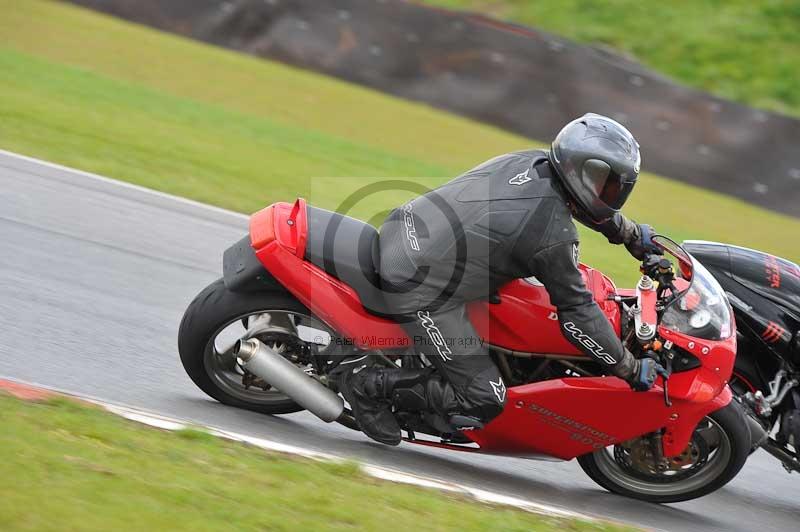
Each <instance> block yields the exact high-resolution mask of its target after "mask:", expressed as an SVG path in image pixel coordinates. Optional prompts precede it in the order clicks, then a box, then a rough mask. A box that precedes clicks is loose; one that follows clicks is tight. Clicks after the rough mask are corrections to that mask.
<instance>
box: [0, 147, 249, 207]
mask: <svg viewBox="0 0 800 532" xmlns="http://www.w3.org/2000/svg"><path fill="white" fill-rule="evenodd" d="M0 156H3V157H8V158H9V159H18V160H21V161H24V162H28V163H33V164H39V165H41V166H44V167H46V168H51V169H53V170H58V171H60V172H67V173H71V174H75V175H78V176H80V177H83V178H86V179H92V180H94V181H99V182H101V183H105V184H108V185H114V186H117V187H120V188H125V189H129V190H135V191H137V192H141V193H144V194H149V195H152V196H155V197H159V198H165V199H169V200H171V201H175V202H177V203H182V204H184V205H189V206H192V207H197V208H200V209H206V210H209V211H213V212H216V213H219V214H224V215H228V216H233V217H235V218H239V219H243V220H246V219H249V218H250V217H249V216H247V215H246V214H242V213H240V212H236V211H231V210H228V209H223V208H222V207H216V206H214V205H209V204H207V203H201V202H199V201H195V200H191V199H188V198H184V197H181V196H175V195H174V194H168V193H166V192H161V191H159V190H153V189H152V188H147V187H143V186H141V185H135V184H133V183H128V182H126V181H120V180H118V179H113V178H110V177H105V176H101V175H98V174H93V173H91V172H86V171H84V170H78V169H77V168H71V167H69V166H64V165H61V164H57V163H51V162H49V161H44V160H42V159H37V158H35V157H29V156H27V155H20V154H19V153H14V152H10V151H6V150H2V149H0Z"/></svg>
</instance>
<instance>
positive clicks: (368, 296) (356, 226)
mask: <svg viewBox="0 0 800 532" xmlns="http://www.w3.org/2000/svg"><path fill="white" fill-rule="evenodd" d="M306 213H307V220H308V240H307V242H306V252H305V258H306V260H308V261H309V262H311V263H312V264H314V265H315V266H317V267H319V268H321V269H322V270H324V271H325V272H326V273H328V274H329V275H331V276H333V277H335V278H336V279H339V280H340V281H342V282H343V283H345V284H347V285H348V286H350V287H351V288H352V289H353V290H355V292H356V293H357V294H358V297H359V298H360V299H361V304H362V305H363V306H364V308H365V309H367V311H369V312H370V313H373V314H377V315H386V312H385V311H384V307H385V303H384V298H383V292H382V291H381V289H380V277H379V275H378V265H379V264H380V261H379V247H378V231H377V229H375V228H374V227H373V226H371V225H370V224H368V223H366V222H362V221H361V220H357V219H355V218H351V217H349V216H345V215H343V214H339V213H337V212H333V211H329V210H326V209H320V208H318V207H312V206H310V205H309V206H307V207H306Z"/></svg>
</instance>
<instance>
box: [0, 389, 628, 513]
mask: <svg viewBox="0 0 800 532" xmlns="http://www.w3.org/2000/svg"><path fill="white" fill-rule="evenodd" d="M0 378H2V379H5V380H8V381H11V382H16V383H19V384H24V385H28V386H32V387H36V388H40V389H42V390H48V391H51V392H54V393H58V394H62V395H67V396H70V397H74V398H76V399H79V400H82V401H86V402H88V403H92V404H95V405H97V406H99V407H101V408H103V409H104V410H106V411H108V412H111V413H112V414H115V415H118V416H121V417H124V418H125V419H128V420H131V421H135V422H137V423H142V424H144V425H148V426H151V427H155V428H159V429H162V430H169V431H176V430H182V429H187V428H195V429H201V430H204V431H206V432H208V433H209V434H211V435H213V436H217V437H220V438H225V439H228V440H232V441H238V442H242V443H246V444H249V445H253V446H255V447H258V448H260V449H264V450H266V451H272V452H279V453H284V454H292V455H295V456H301V457H303V458H309V459H312V460H323V461H329V462H343V461H345V460H349V458H347V457H343V456H339V455H335V454H330V453H324V452H321V451H315V450H313V449H306V448H304V447H299V446H296V445H290V444H286V443H281V442H277V441H273V440H268V439H266V438H258V437H255V436H248V435H246V434H241V433H238V432H232V431H228V430H224V429H220V428H217V427H212V426H209V425H204V424H201V423H195V422H192V421H188V420H182V419H177V418H173V417H169V416H165V415H162V414H156V413H153V412H147V411H145V410H141V409H138V408H134V407H131V406H127V405H122V404H119V403H112V402H109V401H104V400H102V399H99V398H97V397H93V396H88V395H83V394H80V393H76V392H70V391H65V390H62V389H59V388H56V387H53V386H47V385H44V384H39V383H35V382H30V381H25V380H22V379H16V378H14V377H8V376H3V375H0ZM353 461H355V462H356V463H357V464H358V466H359V469H360V470H361V471H363V472H364V473H365V474H367V475H369V476H371V477H374V478H377V479H381V480H386V481H390V482H396V483H399V484H410V485H414V486H419V487H423V488H430V489H436V490H439V491H446V492H450V493H459V494H461V495H466V496H469V497H472V498H474V499H475V500H477V501H479V502H483V503H487V504H498V505H502V506H512V507H515V508H517V509H520V510H524V511H527V512H531V513H536V514H540V515H544V516H549V517H559V518H567V519H579V520H582V521H589V522H597V521H598V520H599V519H598V518H597V517H592V516H590V515H586V514H581V513H579V512H574V511H572V510H567V509H564V508H558V507H556V506H551V505H548V504H543V503H539V502H534V501H530V500H527V499H522V498H518V497H513V496H510V495H503V494H502V493H497V492H493V491H488V490H483V489H480V488H475V487H472V486H467V485H464V484H457V483H452V482H447V481H443V480H439V479H436V478H432V477H425V476H422V475H417V474H414V473H408V472H405V471H401V470H397V469H391V468H387V467H384V466H379V465H375V464H369V463H366V462H361V461H359V460H353ZM603 521H606V522H613V521H612V520H608V519H603Z"/></svg>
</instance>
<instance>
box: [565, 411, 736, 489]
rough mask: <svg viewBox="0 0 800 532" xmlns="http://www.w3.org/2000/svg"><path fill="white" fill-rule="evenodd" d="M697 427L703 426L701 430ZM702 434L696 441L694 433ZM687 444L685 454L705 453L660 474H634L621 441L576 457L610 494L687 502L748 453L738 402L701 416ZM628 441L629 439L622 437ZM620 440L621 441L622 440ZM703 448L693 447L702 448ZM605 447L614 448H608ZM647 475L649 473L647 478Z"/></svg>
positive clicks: (719, 481) (732, 472)
mask: <svg viewBox="0 0 800 532" xmlns="http://www.w3.org/2000/svg"><path fill="white" fill-rule="evenodd" d="M700 431H704V433H703V434H701V433H700ZM698 437H699V438H701V439H698V440H696V441H695V439H694V438H698ZM692 442H693V443H690V445H689V447H687V451H686V455H687V458H691V457H693V456H696V455H700V454H702V453H703V452H705V453H706V454H707V456H706V457H705V461H704V462H698V463H699V464H700V467H699V468H698V469H697V470H696V471H688V473H691V474H686V473H683V474H682V473H680V472H678V473H677V474H674V472H672V473H673V474H672V476H670V475H667V474H665V475H663V477H658V476H656V475H653V474H652V473H638V474H637V472H636V471H635V470H633V468H631V466H630V464H626V463H624V461H623V460H622V459H621V458H620V457H621V454H618V453H617V452H616V451H618V450H619V448H620V445H618V446H615V447H613V448H606V449H601V450H599V451H596V452H594V453H591V454H587V455H584V456H581V457H579V458H578V463H579V464H580V466H581V468H582V469H583V470H584V472H585V473H586V474H587V475H589V477H590V478H591V479H592V480H594V481H595V482H596V483H597V484H599V485H600V486H602V487H603V488H605V489H607V490H608V491H610V492H612V493H617V494H619V495H624V496H626V497H631V498H634V499H640V500H643V501H648V502H655V503H674V502H681V501H688V500H691V499H696V498H698V497H702V496H703V495H707V494H709V493H711V492H713V491H716V490H718V489H719V488H721V487H722V486H724V485H725V484H727V483H728V482H729V481H730V480H731V479H733V478H734V477H735V476H736V474H737V473H738V472H739V470H741V468H742V467H743V466H744V464H745V462H746V461H747V457H748V455H749V453H750V429H749V428H748V425H747V422H746V420H745V418H744V413H743V412H742V410H741V406H740V405H739V404H738V403H737V402H736V401H731V402H730V403H729V404H728V405H727V406H726V407H724V408H722V409H720V410H717V411H716V412H713V413H711V414H710V415H708V416H706V417H705V418H704V419H703V420H702V421H701V422H700V424H699V425H698V428H697V429H696V430H695V436H694V437H693V440H692ZM626 443H629V442H626ZM621 445H624V444H621ZM705 445H707V447H706V448H704V449H698V447H703V446H705ZM609 449H613V451H614V452H612V453H609ZM647 474H650V475H651V477H650V478H648V476H647Z"/></svg>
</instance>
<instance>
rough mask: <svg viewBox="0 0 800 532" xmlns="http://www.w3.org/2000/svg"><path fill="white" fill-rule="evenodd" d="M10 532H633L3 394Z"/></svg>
mask: <svg viewBox="0 0 800 532" xmlns="http://www.w3.org/2000/svg"><path fill="white" fill-rule="evenodd" d="M0 427H2V430H0V456H2V460H0V530H4V531H9V532H11V531H25V530H30V531H34V530H35V531H37V532H39V531H49V530H52V531H59V532H60V531H63V530H86V531H88V530H98V531H99V530H102V531H106V530H148V531H150V530H170V531H171V530H191V531H193V532H199V531H205V530H208V531H216V530H321V529H326V530H387V527H389V528H390V529H392V530H463V531H471V530H475V531H478V530H520V531H522V530H552V529H562V530H575V531H588V530H598V531H602V530H609V531H610V530H623V529H622V528H621V527H616V526H613V525H608V524H604V523H586V522H580V521H573V520H562V519H553V518H546V517H542V516H538V515H534V514H530V513H525V512H521V511H516V510H513V509H509V508H503V507H490V506H486V505H482V504H476V503H475V502H474V501H469V500H466V499H462V498H457V497H451V496H448V495H446V494H443V493H440V492H434V491H429V490H422V489H418V488H414V487H410V486H402V485H396V484H390V483H386V482H381V481H377V480H374V479H371V478H370V477H367V476H365V475H363V474H362V473H360V471H359V470H358V468H357V467H355V466H354V465H353V464H352V463H324V462H312V461H307V460H300V459H294V458H290V457H287V456H284V455H277V454H268V453H265V452H263V451H261V450H259V449H256V448H254V447H248V446H245V445H242V444H238V443H233V442H228V441H224V440H219V439H217V438H213V437H211V436H209V435H207V434H204V433H202V432H200V431H198V430H184V431H180V432H177V433H169V432H163V431H160V430H156V429H152V428H148V427H144V426H141V425H137V424H134V423H132V422H129V421H126V420H124V419H122V418H118V417H116V416H113V415H111V414H108V413H106V412H104V411H102V410H99V409H96V408H90V407H86V406H83V405H80V404H78V403H74V402H72V401H68V400H64V399H55V400H50V401H47V402H44V403H29V402H23V401H19V400H16V399H12V398H11V397H9V396H7V395H2V394H0Z"/></svg>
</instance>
